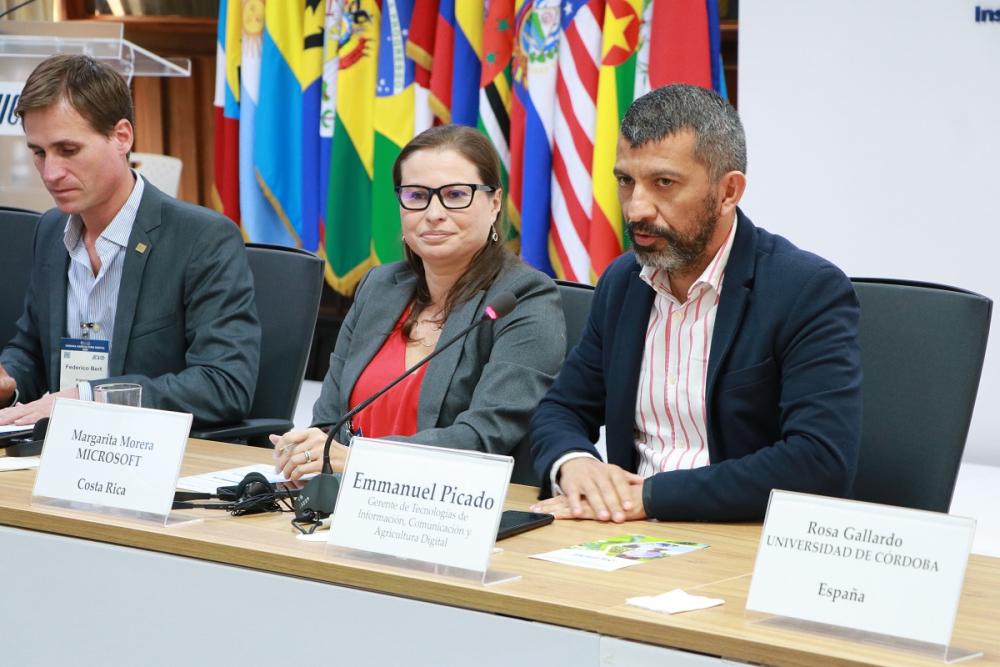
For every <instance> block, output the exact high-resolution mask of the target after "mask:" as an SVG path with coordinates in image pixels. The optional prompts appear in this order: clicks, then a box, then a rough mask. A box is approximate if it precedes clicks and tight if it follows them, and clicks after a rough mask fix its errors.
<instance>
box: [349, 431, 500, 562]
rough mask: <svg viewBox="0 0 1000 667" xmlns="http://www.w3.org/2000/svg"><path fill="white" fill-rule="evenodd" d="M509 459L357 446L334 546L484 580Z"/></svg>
mask: <svg viewBox="0 0 1000 667" xmlns="http://www.w3.org/2000/svg"><path fill="white" fill-rule="evenodd" d="M511 467H512V463H511V459H510V457H507V456H493V455H489V454H482V453H479V452H465V451H458V450H453V449H443V448H440V447H425V446H422V445H413V444H407V443H400V442H390V441H386V440H375V439H370V438H355V439H354V440H353V441H352V443H351V452H350V456H349V458H348V460H347V467H346V469H345V470H344V476H343V479H342V480H341V483H340V495H339V497H338V498H337V507H336V509H335V510H334V513H333V521H332V523H331V525H330V544H331V545H334V546H338V547H345V548H348V549H355V550H359V551H364V552H373V553H377V554H384V555H388V556H395V557H397V558H407V559H414V560H419V561H423V562H427V563H434V564H438V565H446V566H450V567H458V568H462V569H465V570H471V571H475V572H485V571H486V569H487V567H488V566H489V561H490V556H491V555H492V552H493V543H494V542H495V540H496V530H497V525H498V524H499V521H500V512H501V511H502V510H503V502H504V497H505V496H506V493H507V483H508V482H509V481H510V471H511Z"/></svg>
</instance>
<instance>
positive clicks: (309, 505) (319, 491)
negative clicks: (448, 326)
mask: <svg viewBox="0 0 1000 667" xmlns="http://www.w3.org/2000/svg"><path fill="white" fill-rule="evenodd" d="M516 305H517V297H515V296H514V295H513V294H511V293H510V292H501V293H500V294H499V295H497V297H496V298H495V299H493V302H492V303H490V304H488V305H487V306H486V307H485V308H483V314H482V316H481V317H480V318H479V319H478V320H476V321H475V322H473V323H472V324H470V325H469V326H467V327H465V329H463V330H462V331H460V332H458V334H456V335H455V336H453V337H452V338H451V339H450V340H448V341H447V342H446V343H445V344H444V345H439V346H438V347H437V349H436V350H434V352H432V353H431V354H429V355H427V356H426V357H424V358H423V359H421V360H420V361H419V362H418V363H416V364H414V365H413V366H412V367H411V368H408V369H407V370H406V371H404V372H403V374H402V375H400V376H399V377H397V378H396V379H395V380H393V381H392V382H390V383H389V384H387V385H385V386H384V387H382V388H381V389H379V390H378V391H377V392H375V393H374V394H372V395H371V396H369V397H368V398H366V399H365V400H363V401H361V402H360V403H358V404H357V405H356V406H354V408H352V409H351V410H348V411H347V413H346V414H345V415H344V416H343V417H341V418H340V419H339V420H337V421H336V422H335V423H334V424H333V425H332V426H331V427H330V430H329V431H328V432H327V435H326V443H325V444H324V445H323V469H322V471H321V472H320V474H318V475H316V476H315V477H313V478H312V479H310V480H309V481H308V482H307V483H306V485H305V486H304V487H303V488H302V491H301V493H299V497H298V499H297V500H296V503H295V518H296V520H298V521H312V520H315V519H325V518H326V517H328V516H330V514H332V513H333V508H334V506H335V505H336V504H337V494H338V492H339V491H340V478H339V477H337V476H335V475H334V474H333V467H332V466H331V465H330V447H331V446H332V444H333V439H334V437H336V435H337V432H338V431H339V430H340V428H341V427H342V426H343V425H344V424H346V423H347V422H348V421H349V420H350V419H351V417H353V416H354V415H356V414H358V413H359V412H361V411H362V410H364V409H365V408H367V407H368V406H369V405H371V404H372V403H374V402H375V400H376V399H378V398H379V397H380V396H382V395H383V394H384V393H385V392H387V391H389V390H390V389H392V388H393V387H395V386H396V385H397V384H399V383H400V382H402V381H403V380H405V379H406V378H407V377H409V376H410V375H411V374H413V373H414V372H416V371H417V370H418V369H419V368H420V367H421V366H423V365H424V364H427V363H429V362H430V360H431V359H433V358H434V357H436V356H437V355H439V354H441V353H442V352H444V351H445V350H446V349H448V348H449V347H451V346H452V345H453V344H455V343H457V342H458V341H460V340H463V339H464V338H465V337H466V336H467V335H469V332H471V331H472V330H473V329H475V328H476V327H479V326H481V325H482V324H484V323H485V322H493V321H495V320H498V319H500V318H501V317H503V316H505V315H508V314H509V313H510V311H512V310H514V306H516ZM317 426H320V427H322V426H325V424H318V425H317Z"/></svg>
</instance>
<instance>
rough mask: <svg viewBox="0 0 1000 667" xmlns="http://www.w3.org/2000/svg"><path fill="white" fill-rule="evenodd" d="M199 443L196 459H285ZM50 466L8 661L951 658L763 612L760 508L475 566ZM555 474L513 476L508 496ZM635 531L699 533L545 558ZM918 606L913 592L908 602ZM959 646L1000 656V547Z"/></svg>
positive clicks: (545, 545)
mask: <svg viewBox="0 0 1000 667" xmlns="http://www.w3.org/2000/svg"><path fill="white" fill-rule="evenodd" d="M270 459H271V453H270V451H268V450H262V449H256V448H252V447H241V446H236V445H228V444H222V443H215V442H208V441H199V440H191V441H190V442H189V444H188V447H187V452H186V455H185V459H184V464H183V467H182V475H191V474H199V473H205V472H210V471H215V470H222V469H226V468H232V467H236V466H242V465H247V464H252V463H262V462H268V461H270ZM34 474H35V473H34V471H33V470H25V471H15V472H3V473H0V572H2V573H3V578H2V579H0V590H2V599H3V600H4V611H5V614H4V615H5V616H6V618H5V619H4V621H3V629H2V630H0V637H2V638H3V640H2V642H0V664H11V665H15V664H17V665H22V664H23V665H69V664H72V665H228V664H237V665H253V666H255V667H256V666H257V665H273V664H275V663H276V662H280V664H292V663H295V662H298V661H309V663H308V664H323V665H342V664H364V665H477V666H490V665H545V666H553V665H572V666H573V667H598V666H602V667H606V666H610V665H639V666H642V665H681V666H686V665H690V666H707V665H719V664H739V663H743V662H747V663H757V664H768V665H933V664H940V662H941V661H940V660H935V659H933V658H931V657H927V656H924V655H920V654H918V653H913V652H909V651H900V650H897V649H892V648H889V647H885V646H878V645H875V644H872V643H867V642H863V641H860V640H859V639H857V638H854V639H849V638H843V637H837V636H833V635H831V634H829V633H820V632H809V631H804V630H800V629H791V628H788V627H785V626H781V625H778V624H772V623H768V622H762V621H761V618H760V616H759V615H757V614H752V613H747V612H746V611H745V601H746V598H747V592H748V589H749V585H750V579H751V573H752V570H753V565H754V558H755V554H756V549H757V542H758V539H759V536H760V530H761V527H760V524H705V523H667V522H630V523H627V524H624V525H607V524H598V523H596V522H575V521H558V522H556V523H554V524H552V525H550V526H546V527H544V528H541V529H537V530H533V531H531V532H528V533H523V534H521V535H517V536H515V537H512V538H510V539H507V540H504V541H501V542H499V543H498V544H497V546H498V549H499V550H498V551H497V552H496V553H494V556H493V559H492V563H491V569H495V570H500V571H504V572H510V573H516V574H518V575H520V578H519V579H516V580H514V581H510V582H507V583H500V584H495V585H490V586H483V585H479V584H476V583H471V582H469V581H467V580H462V579H456V578H448V577H443V576H436V575H432V574H427V573H421V572H416V571H411V570H407V569H403V568H396V567H392V566H387V565H377V564H372V563H367V562H361V561H355V560H350V559H347V558H344V557H337V556H333V555H330V554H328V552H327V548H326V544H325V543H322V542H309V541H304V540H301V539H298V538H297V537H296V535H297V531H295V530H294V529H293V527H292V526H291V524H290V519H291V515H289V514H278V513H273V514H259V515H253V516H243V517H233V516H230V515H229V514H228V513H224V512H218V511H210V510H186V511H185V514H186V515H188V516H195V515H196V516H198V517H199V518H200V519H201V520H199V521H194V522H185V523H178V524H175V525H170V526H167V527H164V526H160V525H156V524H153V523H147V522H142V521H138V520H131V519H122V518H116V517H110V516H105V515H98V514H91V513H84V512H75V511H71V510H64V509H58V508H52V507H47V506H33V505H31V502H30V497H31V488H32V484H33V481H34ZM535 492H536V490H535V489H532V488H530V487H522V486H516V485H512V486H511V487H510V490H509V492H508V497H507V501H506V506H507V507H508V508H516V509H525V508H527V506H528V505H530V503H531V502H532V500H533V498H534V494H535ZM625 533H633V534H643V535H652V536H657V537H660V538H664V539H670V540H681V541H689V542H699V543H705V544H708V545H709V547H708V548H706V549H703V550H700V551H695V552H692V553H687V554H684V555H681V556H676V557H669V558H662V559H659V560H654V561H648V562H644V563H641V564H639V565H636V566H633V567H628V568H625V569H622V570H618V571H614V572H601V571H596V570H590V569H583V568H578V567H571V566H568V565H560V564H556V563H552V562H547V561H542V560H537V559H533V558H531V557H530V556H531V555H533V554H538V553H541V552H546V551H551V550H554V549H558V548H562V547H568V546H571V545H574V544H579V543H582V542H587V541H592V540H595V539H602V538H609V537H613V536H616V535H622V534H625ZM675 588H682V589H684V590H685V591H687V592H689V593H692V594H695V595H703V596H708V597H713V598H721V599H723V600H724V601H725V602H724V604H722V605H721V606H717V607H713V608H710V609H704V610H700V611H692V612H686V613H680V614H674V615H668V614H662V613H657V612H653V611H647V610H644V609H640V608H637V607H632V606H629V605H626V603H625V600H626V598H629V597H633V596H638V595H654V594H658V593H662V592H665V591H669V590H672V589H675ZM899 602H900V606H902V605H905V604H906V600H900V601H899ZM953 644H955V645H958V646H961V647H963V648H966V649H976V650H980V651H983V654H984V655H983V657H982V658H979V659H977V660H974V661H972V662H970V663H969V664H975V665H1000V559H996V558H990V557H986V556H976V555H973V556H971V558H970V560H969V566H968V570H967V574H966V578H965V585H964V590H963V592H962V597H961V602H960V607H959V615H958V619H957V622H956V626H955V632H954V638H953Z"/></svg>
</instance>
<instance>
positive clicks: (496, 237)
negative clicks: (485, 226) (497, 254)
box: [490, 225, 500, 243]
mask: <svg viewBox="0 0 1000 667" xmlns="http://www.w3.org/2000/svg"><path fill="white" fill-rule="evenodd" d="M490 228H491V229H493V233H492V234H490V240H491V241H493V242H494V243H496V242H497V241H499V240H500V235H499V234H497V228H496V227H494V226H493V225H490Z"/></svg>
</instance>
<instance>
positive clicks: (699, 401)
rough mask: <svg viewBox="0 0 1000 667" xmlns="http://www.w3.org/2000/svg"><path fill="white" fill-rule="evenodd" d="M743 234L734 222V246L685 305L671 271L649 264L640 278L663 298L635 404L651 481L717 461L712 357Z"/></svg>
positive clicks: (653, 318)
mask: <svg viewBox="0 0 1000 667" xmlns="http://www.w3.org/2000/svg"><path fill="white" fill-rule="evenodd" d="M735 235H736V222H735V221H734V222H733V226H732V229H731V230H730V231H729V236H728V237H727V238H726V242H725V243H723V245H722V247H721V248H719V251H718V252H717V253H716V254H715V257H713V258H712V261H711V262H709V264H708V266H707V267H706V268H705V270H704V271H703V272H702V274H701V275H700V276H698V278H697V280H695V281H694V283H692V284H691V287H690V288H689V289H688V293H687V299H686V300H685V301H684V303H681V302H680V301H679V300H678V299H677V297H675V296H674V295H673V293H672V292H671V291H670V279H669V276H668V275H667V273H666V272H665V271H663V270H660V269H653V268H650V267H648V266H646V267H643V269H642V272H641V273H640V274H639V277H640V278H641V279H642V280H643V281H644V282H645V283H646V284H648V285H649V286H650V287H652V288H653V290H654V291H655V292H656V296H655V297H654V299H653V308H652V310H651V311H650V314H649V324H648V325H647V327H646V343H645V347H644V349H643V356H642V368H641V369H640V371H639V386H638V394H637V396H636V404H635V447H636V450H637V451H638V453H639V467H638V470H637V471H636V472H638V473H639V474H640V475H642V476H643V477H649V476H651V475H654V474H656V473H658V472H664V471H666V470H680V469H691V468H698V467H701V466H704V465H708V463H709V460H708V428H707V425H706V416H707V415H706V406H705V389H706V386H707V383H708V357H709V353H710V352H711V349H712V332H713V331H714V330H715V314H716V311H717V310H718V307H719V297H720V295H721V294H722V281H723V278H724V277H725V272H726V263H727V262H728V261H729V253H730V251H731V250H732V247H733V239H734V238H735Z"/></svg>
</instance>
